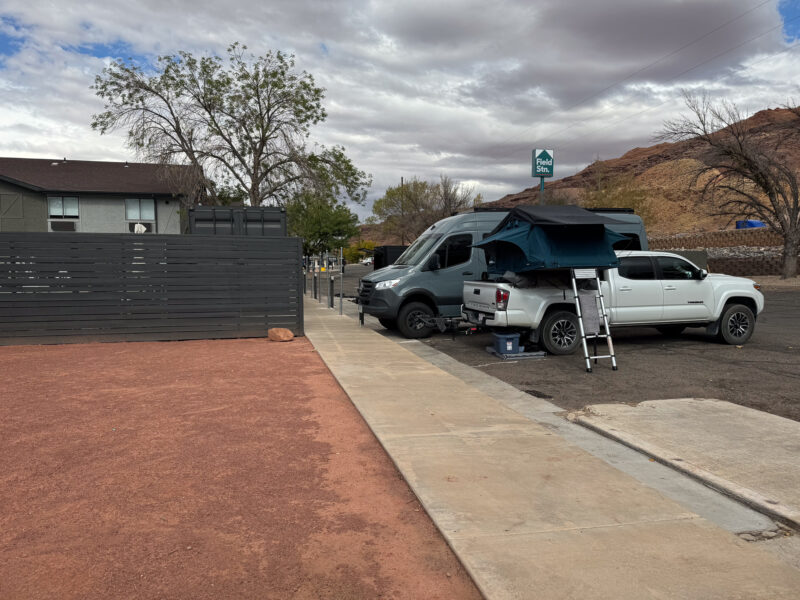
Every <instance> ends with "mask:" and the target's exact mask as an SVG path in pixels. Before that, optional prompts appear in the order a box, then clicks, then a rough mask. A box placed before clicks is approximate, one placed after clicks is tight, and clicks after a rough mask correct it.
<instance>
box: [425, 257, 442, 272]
mask: <svg viewBox="0 0 800 600" xmlns="http://www.w3.org/2000/svg"><path fill="white" fill-rule="evenodd" d="M441 268H442V261H441V259H439V255H438V254H434V255H433V256H431V257H430V258H429V259H428V264H427V265H426V269H427V270H428V271H438V270H439V269H441Z"/></svg>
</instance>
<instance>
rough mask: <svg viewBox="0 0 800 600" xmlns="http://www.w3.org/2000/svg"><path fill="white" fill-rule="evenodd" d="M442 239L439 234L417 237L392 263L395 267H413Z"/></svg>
mask: <svg viewBox="0 0 800 600" xmlns="http://www.w3.org/2000/svg"><path fill="white" fill-rule="evenodd" d="M441 237H442V234H441V233H429V234H427V235H421V236H419V237H418V238H417V239H416V240H415V241H414V243H413V244H411V245H410V246H409V247H408V248H406V251H405V252H403V253H402V254H401V255H400V257H399V258H398V259H397V260H396V261H394V264H395V265H408V266H414V265H417V264H419V262H420V261H421V260H422V259H423V258H424V257H425V255H426V254H427V253H428V250H430V248H431V246H433V245H434V244H435V243H436V242H438V241H439V240H440V239H441Z"/></svg>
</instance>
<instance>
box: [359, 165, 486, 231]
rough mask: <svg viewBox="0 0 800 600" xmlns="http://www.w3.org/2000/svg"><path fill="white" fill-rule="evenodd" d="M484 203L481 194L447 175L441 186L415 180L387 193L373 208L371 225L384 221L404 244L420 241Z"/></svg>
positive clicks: (390, 189) (442, 178) (440, 180)
mask: <svg viewBox="0 0 800 600" xmlns="http://www.w3.org/2000/svg"><path fill="white" fill-rule="evenodd" d="M481 202H482V198H481V196H480V194H478V195H477V196H475V195H474V193H473V188H472V187H470V186H464V185H462V184H461V183H459V182H458V181H454V180H453V179H450V177H447V176H446V175H441V176H440V177H439V182H438V183H429V182H427V181H421V180H420V179H418V178H416V177H414V178H413V179H411V181H408V182H405V183H402V184H401V185H399V186H396V187H390V188H388V189H387V190H386V193H385V194H384V196H383V197H382V198H380V199H378V200H376V201H375V203H374V204H373V206H372V212H373V216H372V217H370V218H369V219H367V222H368V223H370V222H382V223H383V230H384V232H385V233H387V234H389V235H395V236H397V237H399V238H400V240H401V242H402V243H403V244H407V243H409V242H411V241H413V240H414V239H416V238H417V237H418V236H419V235H420V234H421V233H422V232H423V231H425V229H427V228H428V227H429V226H430V225H431V224H433V223H435V222H436V221H438V220H440V219H444V218H445V217H449V216H451V215H453V214H455V213H457V212H461V211H463V210H466V209H468V208H472V207H473V206H478V205H480V204H481Z"/></svg>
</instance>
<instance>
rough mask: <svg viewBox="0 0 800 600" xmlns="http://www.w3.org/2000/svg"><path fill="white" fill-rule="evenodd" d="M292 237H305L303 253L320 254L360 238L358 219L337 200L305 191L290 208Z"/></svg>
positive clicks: (288, 207) (288, 221)
mask: <svg viewBox="0 0 800 600" xmlns="http://www.w3.org/2000/svg"><path fill="white" fill-rule="evenodd" d="M286 218H287V227H288V230H289V234H290V235H293V236H297V237H301V238H303V253H304V254H306V255H313V254H320V253H323V252H330V251H332V250H335V249H338V248H343V247H345V246H347V243H348V241H349V240H350V238H352V237H353V236H355V235H358V216H357V215H356V214H355V213H353V212H351V211H350V209H349V208H347V206H345V205H344V204H343V203H341V202H338V201H337V200H335V199H334V198H331V197H328V198H324V197H320V196H318V195H315V194H314V193H313V192H303V193H301V194H298V196H297V197H295V198H294V199H292V200H291V201H290V202H289V203H288V204H287V206H286Z"/></svg>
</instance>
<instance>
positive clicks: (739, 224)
mask: <svg viewBox="0 0 800 600" xmlns="http://www.w3.org/2000/svg"><path fill="white" fill-rule="evenodd" d="M754 227H766V224H765V223H764V222H763V221H758V220H756V219H747V220H746V221H736V229H751V228H754Z"/></svg>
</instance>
